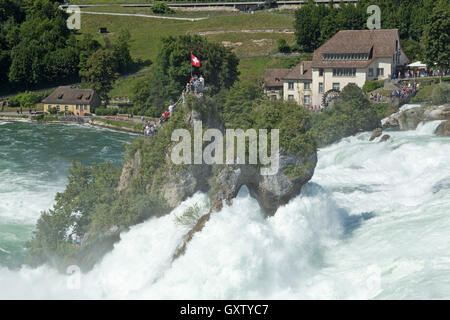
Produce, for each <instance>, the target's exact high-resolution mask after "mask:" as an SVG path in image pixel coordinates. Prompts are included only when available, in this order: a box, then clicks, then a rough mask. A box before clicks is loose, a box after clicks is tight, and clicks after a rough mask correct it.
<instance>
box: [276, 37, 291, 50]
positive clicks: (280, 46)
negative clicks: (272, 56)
mask: <svg viewBox="0 0 450 320" xmlns="http://www.w3.org/2000/svg"><path fill="white" fill-rule="evenodd" d="M277 44H278V51H280V52H282V53H289V52H291V48H290V47H289V45H288V44H287V42H286V39H284V38H279V39H278V41H277Z"/></svg>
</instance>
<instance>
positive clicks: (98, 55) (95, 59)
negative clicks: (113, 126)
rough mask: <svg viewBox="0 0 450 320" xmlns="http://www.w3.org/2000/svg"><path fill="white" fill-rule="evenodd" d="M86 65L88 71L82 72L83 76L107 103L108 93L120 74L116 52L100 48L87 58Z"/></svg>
mask: <svg viewBox="0 0 450 320" xmlns="http://www.w3.org/2000/svg"><path fill="white" fill-rule="evenodd" d="M86 67H87V70H86V71H81V72H80V75H81V77H82V78H83V79H84V81H86V82H88V83H89V84H90V85H91V86H92V88H93V89H94V90H95V91H97V93H98V95H99V96H100V98H102V99H103V101H104V102H105V105H107V104H108V100H109V98H108V93H109V91H111V89H112V86H113V83H114V81H116V79H117V78H118V76H119V74H118V73H117V60H116V58H115V56H114V54H113V53H112V52H111V51H110V50H107V49H101V50H98V51H96V52H95V53H94V54H93V55H92V56H91V57H90V58H89V59H88V60H87V62H86Z"/></svg>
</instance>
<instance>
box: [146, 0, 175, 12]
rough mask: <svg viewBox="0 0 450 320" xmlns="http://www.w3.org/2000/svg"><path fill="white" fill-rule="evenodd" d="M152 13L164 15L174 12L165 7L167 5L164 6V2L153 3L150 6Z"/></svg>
mask: <svg viewBox="0 0 450 320" xmlns="http://www.w3.org/2000/svg"><path fill="white" fill-rule="evenodd" d="M152 11H153V13H156V14H164V13H166V14H170V13H174V12H175V11H173V10H172V9H171V8H169V6H167V4H165V3H164V2H155V3H154V4H153V5H152Z"/></svg>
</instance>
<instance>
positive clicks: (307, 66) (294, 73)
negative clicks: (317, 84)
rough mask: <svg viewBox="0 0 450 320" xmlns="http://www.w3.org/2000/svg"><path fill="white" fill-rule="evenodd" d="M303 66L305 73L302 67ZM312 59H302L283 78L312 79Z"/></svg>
mask: <svg viewBox="0 0 450 320" xmlns="http://www.w3.org/2000/svg"><path fill="white" fill-rule="evenodd" d="M302 66H303V73H302V72H301V68H302ZM311 67H312V61H302V62H300V63H299V64H298V65H296V66H295V67H292V68H291V69H290V70H289V72H288V73H287V74H286V75H285V76H284V78H283V79H293V80H294V79H295V80H297V79H306V80H312V70H311Z"/></svg>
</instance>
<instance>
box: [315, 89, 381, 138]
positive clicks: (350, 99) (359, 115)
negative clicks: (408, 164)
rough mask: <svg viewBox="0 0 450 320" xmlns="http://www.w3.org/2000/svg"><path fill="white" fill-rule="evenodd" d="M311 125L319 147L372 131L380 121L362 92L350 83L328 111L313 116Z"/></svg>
mask: <svg viewBox="0 0 450 320" xmlns="http://www.w3.org/2000/svg"><path fill="white" fill-rule="evenodd" d="M311 125H312V129H311V131H312V134H313V135H314V137H315V140H316V141H317V143H318V146H320V147H321V146H325V145H328V144H331V143H333V142H335V141H337V140H339V139H341V138H343V137H347V136H350V135H353V134H356V133H358V132H362V131H369V130H373V129H375V128H377V127H378V126H380V120H379V118H378V115H377V111H376V109H375V108H373V107H372V106H371V104H370V101H369V100H368V99H367V97H366V96H365V95H364V93H363V91H362V90H361V89H360V88H359V87H358V86H357V85H356V84H353V83H350V84H348V85H347V86H345V87H344V88H343V89H342V92H341V94H340V97H339V99H338V100H337V101H336V102H335V104H334V105H333V107H331V109H330V110H328V111H325V112H322V113H319V114H315V115H313V117H312V120H311Z"/></svg>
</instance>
